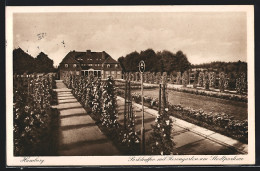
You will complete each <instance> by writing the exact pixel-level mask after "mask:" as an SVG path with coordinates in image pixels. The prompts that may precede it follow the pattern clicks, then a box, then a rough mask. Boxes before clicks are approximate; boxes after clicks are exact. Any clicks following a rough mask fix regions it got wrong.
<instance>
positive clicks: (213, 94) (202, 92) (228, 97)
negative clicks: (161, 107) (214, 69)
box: [168, 86, 247, 103]
mask: <svg viewBox="0 0 260 171" xmlns="http://www.w3.org/2000/svg"><path fill="white" fill-rule="evenodd" d="M168 89H169V90H174V91H179V92H185V93H191V94H197V95H203V96H210V97H216V98H221V99H226V100H233V101H239V102H246V103H247V96H244V95H238V94H230V93H222V92H214V91H205V90H199V89H193V88H184V87H181V88H177V87H174V86H169V87H168Z"/></svg>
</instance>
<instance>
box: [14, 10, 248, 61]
mask: <svg viewBox="0 0 260 171" xmlns="http://www.w3.org/2000/svg"><path fill="white" fill-rule="evenodd" d="M246 23H247V21H246V13H245V12H210V13H209V12H128V13H126V12H125V13H122V12H106V13H102V12H85V13H30V14H29V13H15V14H14V16H13V34H14V35H13V38H14V49H15V48H18V47H21V48H22V49H23V50H24V51H25V52H27V53H29V54H31V55H32V56H34V57H36V56H37V55H38V54H39V53H40V52H41V51H42V52H44V53H46V54H47V55H48V56H49V58H51V59H52V60H53V61H54V65H55V66H57V65H59V63H60V62H61V60H62V59H63V58H64V56H65V55H66V54H67V53H69V52H70V51H73V50H75V51H81V52H84V51H86V50H91V51H96V52H100V51H106V52H107V53H108V54H110V55H111V56H112V57H113V58H114V59H118V58H119V57H121V56H125V55H126V54H128V53H131V52H133V51H137V52H140V51H142V50H146V49H148V48H152V49H154V50H155V52H157V51H163V50H168V51H171V52H173V53H176V52H177V51H178V50H181V51H183V53H184V54H186V56H187V58H188V60H189V61H190V62H191V63H192V64H200V63H206V62H212V61H226V62H229V61H238V60H241V61H247V28H246Z"/></svg>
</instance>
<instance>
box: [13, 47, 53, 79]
mask: <svg viewBox="0 0 260 171" xmlns="http://www.w3.org/2000/svg"><path fill="white" fill-rule="evenodd" d="M55 71H56V69H55V68H54V66H53V60H51V59H50V58H49V57H48V55H46V54H45V53H43V52H41V53H39V55H38V56H37V57H36V58H34V57H32V56H31V55H29V54H28V53H26V52H24V51H23V50H22V49H21V48H18V49H14V50H13V72H14V73H16V74H23V73H27V74H31V73H48V72H55Z"/></svg>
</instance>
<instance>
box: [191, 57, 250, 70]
mask: <svg viewBox="0 0 260 171" xmlns="http://www.w3.org/2000/svg"><path fill="white" fill-rule="evenodd" d="M191 68H197V69H208V70H213V71H214V70H216V71H218V72H225V73H242V72H244V73H247V63H246V62H241V61H240V60H239V61H238V62H219V61H215V62H210V63H203V64H198V65H192V66H191Z"/></svg>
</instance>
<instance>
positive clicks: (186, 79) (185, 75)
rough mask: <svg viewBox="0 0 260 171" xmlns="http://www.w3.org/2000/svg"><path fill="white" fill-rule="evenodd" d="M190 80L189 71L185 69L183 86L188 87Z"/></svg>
mask: <svg viewBox="0 0 260 171" xmlns="http://www.w3.org/2000/svg"><path fill="white" fill-rule="evenodd" d="M188 81H189V76H188V73H187V71H185V72H184V73H183V74H182V85H183V87H186V86H187V84H188Z"/></svg>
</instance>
